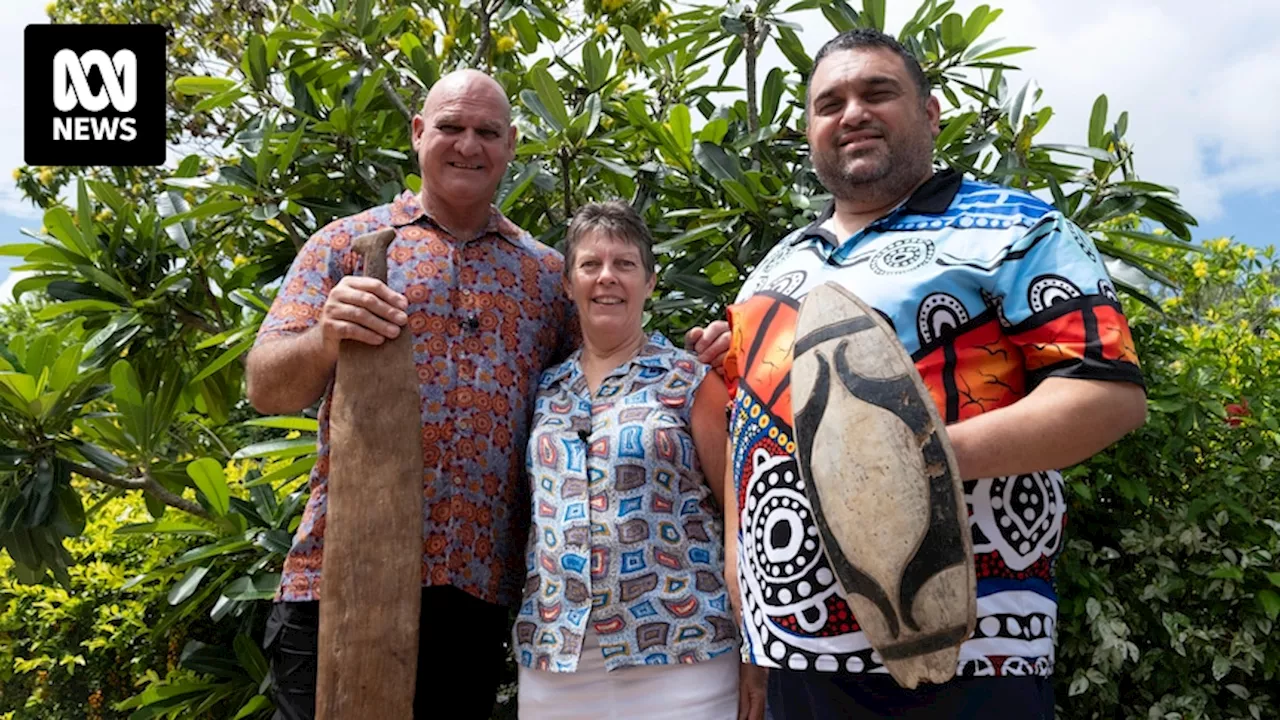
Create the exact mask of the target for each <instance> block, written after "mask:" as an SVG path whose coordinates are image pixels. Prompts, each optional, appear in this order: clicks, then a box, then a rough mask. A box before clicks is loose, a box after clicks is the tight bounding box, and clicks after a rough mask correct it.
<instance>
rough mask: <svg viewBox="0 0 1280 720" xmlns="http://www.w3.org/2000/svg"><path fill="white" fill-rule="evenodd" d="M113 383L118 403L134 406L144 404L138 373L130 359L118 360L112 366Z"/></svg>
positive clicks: (114, 394)
mask: <svg viewBox="0 0 1280 720" xmlns="http://www.w3.org/2000/svg"><path fill="white" fill-rule="evenodd" d="M111 384H112V385H114V386H115V388H114V390H113V391H112V396H113V397H114V398H115V399H116V402H117V403H125V404H128V405H132V406H134V407H139V406H141V405H142V391H141V390H140V389H139V383H138V373H136V372H134V371H133V366H132V365H130V364H129V361H128V360H117V361H116V362H115V364H114V365H112V366H111Z"/></svg>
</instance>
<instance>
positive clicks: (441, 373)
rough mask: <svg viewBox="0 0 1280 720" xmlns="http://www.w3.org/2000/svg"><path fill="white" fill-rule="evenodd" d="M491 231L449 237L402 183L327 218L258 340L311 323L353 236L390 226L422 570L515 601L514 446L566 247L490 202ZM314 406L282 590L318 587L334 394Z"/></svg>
mask: <svg viewBox="0 0 1280 720" xmlns="http://www.w3.org/2000/svg"><path fill="white" fill-rule="evenodd" d="M491 213H492V214H491V219H490V222H489V226H488V229H487V230H486V231H485V232H483V233H481V234H480V235H479V236H478V237H476V238H474V239H472V240H469V241H467V242H460V241H459V240H457V239H456V238H453V237H452V236H450V235H449V234H448V232H446V231H445V230H444V229H443V228H442V227H440V226H439V225H438V224H436V223H435V222H434V221H433V220H432V218H431V217H430V216H429V215H428V214H427V213H426V212H425V211H424V210H423V209H422V207H421V205H420V201H419V198H418V196H417V195H416V194H414V193H412V192H409V191H405V192H404V193H403V194H402V195H400V196H399V197H397V198H396V199H395V201H394V202H392V203H390V204H387V205H382V206H379V207H376V208H373V209H371V210H367V211H365V212H363V213H360V214H358V215H354V216H351V217H347V218H343V219H340V220H336V221H334V222H332V223H330V224H329V225H328V226H326V227H325V228H323V229H322V230H320V231H319V232H318V233H316V234H315V235H314V236H313V237H312V238H311V239H310V240H309V241H307V243H306V245H304V246H303V248H302V250H301V251H299V253H298V256H297V258H296V259H295V260H294V262H293V266H292V267H291V268H290V270H289V272H288V274H286V275H285V278H284V284H283V285H282V287H281V289H280V293H279V294H278V295H277V296H276V299H275V302H274V303H273V304H272V306H271V311H270V313H268V315H267V319H266V320H265V321H264V322H263V323H262V327H261V329H260V330H259V333H258V342H259V343H262V342H264V341H269V340H271V339H274V338H278V337H280V336H284V335H294V334H297V333H301V332H303V331H304V330H306V329H308V328H310V327H311V326H312V325H314V324H315V323H316V322H317V321H318V320H319V317H320V309H321V307H322V306H323V304H324V301H325V298H326V297H327V296H328V294H329V291H330V290H331V289H332V288H333V287H334V286H335V285H337V284H338V281H339V280H341V279H342V278H343V277H344V276H346V275H352V274H356V270H357V267H356V265H357V255H356V254H355V253H354V252H352V248H351V241H352V240H353V239H354V238H356V237H358V236H360V235H362V234H364V233H369V232H374V231H377V230H381V229H383V228H393V229H395V231H396V238H395V240H393V241H392V243H391V245H390V247H389V248H388V250H387V280H388V283H387V284H388V285H389V286H390V287H391V289H392V290H395V291H397V292H400V293H402V294H404V295H405V296H406V298H407V299H408V301H409V307H408V310H407V311H406V313H407V314H408V316H409V323H408V326H407V328H406V330H407V331H409V332H412V333H413V356H414V362H415V363H416V364H417V368H418V380H419V382H420V386H419V388H420V392H421V401H422V454H423V468H422V500H423V502H422V582H423V584H424V585H453V586H455V587H458V588H460V589H462V590H464V591H466V592H468V593H470V594H471V595H474V596H475V597H478V598H480V599H482V600H486V601H488V602H493V603H499V604H505V605H514V604H515V603H516V601H517V600H518V599H519V596H520V580H521V577H520V571H519V568H520V557H521V551H522V549H523V548H522V543H523V541H524V538H525V535H526V531H527V527H528V525H527V522H528V521H527V517H526V515H525V512H524V508H525V507H527V506H528V490H527V485H526V484H525V482H524V472H523V471H524V468H523V466H522V465H521V463H520V457H521V455H522V454H523V452H524V447H525V441H526V437H527V434H528V428H529V416H530V411H531V409H532V406H533V399H534V394H535V393H536V392H537V378H538V375H539V374H540V373H541V372H542V370H543V368H545V367H547V366H548V365H550V364H552V362H553V361H554V360H556V359H557V358H561V357H564V356H565V355H566V354H567V346H568V345H569V343H571V342H573V336H572V331H571V330H570V329H569V328H570V327H571V326H573V327H576V321H574V317H575V316H574V315H573V306H572V305H571V304H570V303H569V301H568V300H567V298H566V297H565V295H564V291H563V290H562V289H561V276H562V273H563V267H564V266H563V259H562V258H561V256H560V254H559V253H557V252H556V251H554V250H552V249H550V248H548V247H546V246H544V245H542V244H540V243H538V242H535V241H534V240H533V239H532V238H531V237H530V236H529V234H528V233H526V232H525V231H523V230H521V229H520V228H518V227H516V225H515V224H513V223H512V222H511V221H510V220H508V219H506V218H505V217H503V216H502V214H501V213H499V212H498V211H497V210H496V209H494V210H492V211H491ZM332 392H333V383H332V380H331V381H330V384H329V388H328V390H327V391H326V392H325V400H324V404H323V405H322V406H321V408H320V415H319V420H320V433H319V440H318V449H319V456H318V460H317V462H316V465H315V468H314V469H313V470H312V471H311V497H310V499H309V500H308V501H307V506H306V510H305V511H304V513H303V516H302V523H301V524H300V525H299V526H298V530H297V534H296V535H295V536H294V540H293V547H292V549H291V550H290V551H289V554H288V556H287V557H286V559H285V563H284V572H283V576H282V578H281V585H280V590H279V592H278V593H277V596H276V597H277V599H278V600H286V601H302V600H317V599H319V597H320V579H321V563H322V560H323V551H324V529H325V508H326V507H327V502H326V498H327V486H328V481H329V422H328V420H329V412H328V410H329V403H330V401H331V399H332Z"/></svg>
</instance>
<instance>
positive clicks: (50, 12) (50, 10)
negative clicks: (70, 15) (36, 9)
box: [44, 2, 58, 17]
mask: <svg viewBox="0 0 1280 720" xmlns="http://www.w3.org/2000/svg"><path fill="white" fill-rule="evenodd" d="M57 8H58V3H56V2H51V3H49V4H48V5H45V6H44V14H45V15H48V16H49V17H53V11H54V10H56V9H57Z"/></svg>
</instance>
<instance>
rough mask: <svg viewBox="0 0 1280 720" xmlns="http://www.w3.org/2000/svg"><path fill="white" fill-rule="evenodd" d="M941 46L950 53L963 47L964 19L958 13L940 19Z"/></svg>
mask: <svg viewBox="0 0 1280 720" xmlns="http://www.w3.org/2000/svg"><path fill="white" fill-rule="evenodd" d="M942 46H943V47H945V48H946V49H947V50H949V51H951V52H955V51H957V50H959V49H960V48H962V47H964V18H963V17H961V16H960V14H959V13H950V14H948V15H947V16H946V17H945V18H943V19H942Z"/></svg>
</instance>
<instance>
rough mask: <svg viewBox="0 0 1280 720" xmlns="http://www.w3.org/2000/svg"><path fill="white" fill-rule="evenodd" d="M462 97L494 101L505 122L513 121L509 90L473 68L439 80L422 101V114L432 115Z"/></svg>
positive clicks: (455, 72)
mask: <svg viewBox="0 0 1280 720" xmlns="http://www.w3.org/2000/svg"><path fill="white" fill-rule="evenodd" d="M460 98H466V99H468V100H479V101H482V102H493V103H495V104H496V105H497V106H500V107H501V108H502V113H503V114H502V119H503V122H506V123H507V124H510V123H511V102H510V101H509V100H508V99H507V91H506V90H504V89H503V88H502V86H501V85H499V84H498V81H497V80H494V79H493V78H491V77H489V76H488V75H486V74H484V73H482V72H480V71H479V70H471V69H466V70H455V71H453V72H451V73H449V74H447V75H444V76H442V77H441V78H440V79H439V80H437V81H436V84H435V85H432V86H431V90H430V92H428V93H427V98H426V100H425V101H423V103H422V114H423V116H424V117H430V116H431V114H432V113H434V112H435V111H436V109H437V108H439V107H441V106H442V105H447V104H449V103H450V102H451V101H455V100H458V99H460Z"/></svg>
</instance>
